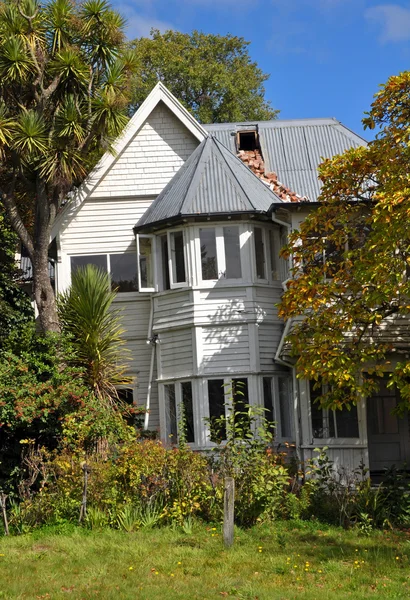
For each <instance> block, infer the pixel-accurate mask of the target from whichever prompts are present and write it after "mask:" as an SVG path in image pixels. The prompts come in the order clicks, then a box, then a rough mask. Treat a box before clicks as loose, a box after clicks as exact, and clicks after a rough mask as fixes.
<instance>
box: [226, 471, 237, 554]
mask: <svg viewBox="0 0 410 600" xmlns="http://www.w3.org/2000/svg"><path fill="white" fill-rule="evenodd" d="M234 506H235V479H234V478H233V477H225V492H224V544H225V547H226V548H230V547H231V546H232V544H233V522H234Z"/></svg>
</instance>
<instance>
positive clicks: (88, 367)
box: [58, 265, 130, 403]
mask: <svg viewBox="0 0 410 600" xmlns="http://www.w3.org/2000/svg"><path fill="white" fill-rule="evenodd" d="M115 296H116V292H115V291H111V289H110V282H109V277H108V274H107V273H104V272H103V271H101V270H100V269H97V268H96V267H95V266H94V265H87V266H86V267H83V268H80V269H77V271H76V272H75V273H73V275H72V282H71V287H70V288H69V289H68V290H67V291H66V292H64V293H63V294H61V295H60V297H59V298H58V314H59V317H60V321H61V324H62V328H63V331H64V332H65V333H67V334H69V335H70V336H71V338H72V343H73V346H74V348H75V350H76V355H75V363H76V364H77V365H78V366H79V367H81V368H83V369H84V370H85V380H86V383H87V385H88V386H89V387H90V389H91V390H93V392H94V393H95V395H96V396H97V398H99V399H100V400H102V401H105V402H106V403H110V402H112V401H114V400H115V399H118V396H117V392H116V387H115V386H117V385H121V384H127V383H130V380H129V378H128V377H126V376H125V370H126V367H127V365H126V364H122V363H123V362H124V361H125V359H126V358H128V355H126V353H125V349H124V345H125V342H124V339H123V338H122V337H121V334H122V333H124V330H123V329H122V328H121V325H120V320H121V315H120V310H119V309H115V308H113V307H112V304H113V301H114V299H115Z"/></svg>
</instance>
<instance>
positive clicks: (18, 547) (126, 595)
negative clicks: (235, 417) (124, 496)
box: [0, 521, 410, 600]
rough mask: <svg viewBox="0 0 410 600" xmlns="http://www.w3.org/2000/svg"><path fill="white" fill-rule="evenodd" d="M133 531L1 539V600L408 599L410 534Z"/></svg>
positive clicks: (294, 526) (297, 526) (301, 528)
mask: <svg viewBox="0 0 410 600" xmlns="http://www.w3.org/2000/svg"><path fill="white" fill-rule="evenodd" d="M219 529H220V528H217V529H212V528H210V527H206V526H204V525H199V524H195V525H194V528H193V533H192V535H189V534H185V533H183V532H182V531H176V530H172V529H170V528H162V529H152V530H141V531H139V532H137V533H135V534H126V533H122V532H119V531H111V530H105V531H101V532H95V531H92V532H91V531H87V530H84V529H80V528H75V527H72V528H70V527H67V526H66V527H62V528H60V530H59V529H51V528H49V529H43V530H39V531H34V532H33V533H31V534H27V535H23V536H17V537H10V538H4V537H3V538H0V598H1V599H4V598H13V599H15V598H26V599H50V600H57V599H62V598H64V599H67V598H70V599H81V600H87V599H89V598H93V599H95V598H104V599H105V598H106V599H111V598H112V599H113V600H122V599H130V600H131V599H132V600H135V599H138V600H140V599H141V600H144V599H146V600H174V599H187V600H191V599H200V600H207V599H209V600H211V599H214V598H215V599H218V598H219V599H220V598H228V599H238V600H255V599H258V600H276V599H277V600H290V599H293V598H295V599H296V598H297V599H298V600H316V599H318V600H319V599H320V600H321V599H327V598H329V599H331V600H336V599H342V598H343V599H345V598H354V599H355V600H359V599H361V598H377V599H378V600H379V599H381V598H386V599H387V598H388V599H389V600H391V599H393V598H409V597H410V570H409V562H410V560H409V559H410V541H409V540H410V535H409V534H408V533H407V532H375V533H373V534H372V535H371V536H369V537H363V536H360V535H359V534H358V533H357V532H356V531H347V532H346V531H343V530H341V529H338V528H335V527H333V528H332V527H327V526H325V525H318V524H314V523H307V522H291V521H289V522H281V523H278V524H274V525H270V526H263V525H261V526H258V527H254V528H253V529H251V530H248V531H242V530H237V531H236V534H235V544H234V546H233V548H231V549H230V550H225V549H224V548H223V545H222V540H221V532H220V530H219Z"/></svg>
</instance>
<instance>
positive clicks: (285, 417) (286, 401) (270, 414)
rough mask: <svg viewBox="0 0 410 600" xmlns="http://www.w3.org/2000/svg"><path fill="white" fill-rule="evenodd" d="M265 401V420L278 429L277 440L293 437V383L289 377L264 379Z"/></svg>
mask: <svg viewBox="0 0 410 600" xmlns="http://www.w3.org/2000/svg"><path fill="white" fill-rule="evenodd" d="M263 400H264V407H265V418H266V419H267V420H268V421H269V422H270V423H272V424H274V426H275V429H276V435H275V437H277V438H281V439H282V438H284V439H289V438H292V435H293V425H292V415H293V407H292V381H291V378H290V376H289V375H286V374H284V375H276V376H275V377H264V378H263Z"/></svg>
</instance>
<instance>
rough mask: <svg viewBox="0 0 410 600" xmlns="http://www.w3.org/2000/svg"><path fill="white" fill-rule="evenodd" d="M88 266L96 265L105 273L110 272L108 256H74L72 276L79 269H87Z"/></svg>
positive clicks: (72, 259) (72, 258)
mask: <svg viewBox="0 0 410 600" xmlns="http://www.w3.org/2000/svg"><path fill="white" fill-rule="evenodd" d="M87 265H94V266H95V267H97V268H98V269H101V271H104V273H107V272H108V266H107V255H106V254H91V255H89V256H72V257H71V275H73V274H74V273H75V272H76V271H77V269H80V268H81V267H86V266H87Z"/></svg>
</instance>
